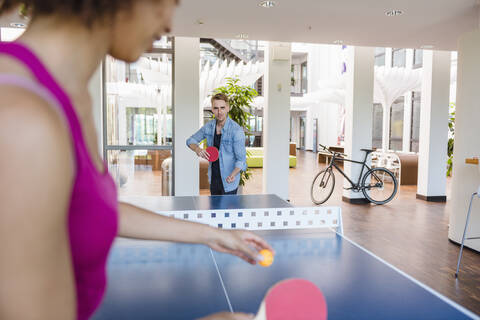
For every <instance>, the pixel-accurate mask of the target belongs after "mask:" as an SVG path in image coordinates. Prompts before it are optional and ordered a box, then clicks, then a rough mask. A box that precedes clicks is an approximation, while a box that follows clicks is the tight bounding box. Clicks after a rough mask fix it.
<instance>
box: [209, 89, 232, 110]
mask: <svg viewBox="0 0 480 320" xmlns="http://www.w3.org/2000/svg"><path fill="white" fill-rule="evenodd" d="M215 100H222V101H225V103H226V104H227V106H228V107H230V103H229V101H228V96H227V95H226V94H225V93H221V92H220V93H217V94H214V95H213V96H212V100H211V103H212V107H213V101H215Z"/></svg>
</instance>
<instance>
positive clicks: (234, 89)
mask: <svg viewBox="0 0 480 320" xmlns="http://www.w3.org/2000/svg"><path fill="white" fill-rule="evenodd" d="M239 82H240V80H239V79H237V78H227V84H226V85H225V86H222V87H219V88H217V89H215V90H214V92H213V94H217V93H224V94H226V95H227V96H228V97H229V101H230V112H229V116H230V118H231V119H232V120H233V121H235V122H236V123H238V124H239V125H240V126H241V127H242V128H243V129H244V130H245V134H246V135H247V136H248V135H249V134H250V131H251V127H250V125H249V123H248V119H249V117H250V116H251V115H252V114H251V113H250V110H251V109H252V103H253V99H254V98H255V97H256V96H258V92H257V91H256V90H255V89H253V88H251V87H249V86H242V85H240V84H239ZM250 156H251V155H250V152H248V151H247V158H248V157H250ZM251 175H252V173H251V171H250V169H249V168H247V170H246V171H242V172H241V173H240V186H241V187H243V186H245V182H246V181H247V180H248V179H250V177H251Z"/></svg>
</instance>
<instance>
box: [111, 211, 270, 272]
mask: <svg viewBox="0 0 480 320" xmlns="http://www.w3.org/2000/svg"><path fill="white" fill-rule="evenodd" d="M119 207H120V210H119V214H120V228H119V236H122V237H128V238H135V239H145V240H160V241H174V242H186V243H197V244H205V245H207V246H209V247H210V248H212V249H214V250H217V251H219V252H224V253H230V254H233V255H236V256H238V257H240V258H242V259H243V260H245V261H247V262H249V263H251V264H255V263H256V261H257V260H258V259H260V257H259V256H258V251H259V250H262V249H268V250H272V251H273V249H272V248H271V247H270V246H269V245H268V243H267V242H265V240H263V239H262V238H261V237H259V236H257V235H256V234H254V233H252V232H249V231H244V230H223V229H217V228H213V227H210V226H207V225H204V224H200V223H195V222H190V221H185V220H180V219H174V218H170V217H166V216H163V215H160V214H156V213H153V212H151V211H148V210H145V209H141V208H138V207H136V206H134V205H131V204H127V203H120V206H119Z"/></svg>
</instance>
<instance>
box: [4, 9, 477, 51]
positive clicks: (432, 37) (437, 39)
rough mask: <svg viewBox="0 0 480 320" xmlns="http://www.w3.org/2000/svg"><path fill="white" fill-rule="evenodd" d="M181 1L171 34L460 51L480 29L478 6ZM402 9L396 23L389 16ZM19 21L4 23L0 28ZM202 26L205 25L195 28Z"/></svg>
mask: <svg viewBox="0 0 480 320" xmlns="http://www.w3.org/2000/svg"><path fill="white" fill-rule="evenodd" d="M260 2H261V1H260V0H180V6H179V8H178V9H177V11H176V15H175V21H174V26H173V34H174V35H177V36H190V37H211V38H223V39H233V38H235V37H236V36H237V35H238V34H240V33H246V34H248V36H249V39H255V40H270V41H285V42H311V43H325V44H332V43H333V42H334V41H335V40H342V41H344V43H345V44H348V45H363V46H376V47H397V48H420V47H421V46H423V45H433V46H434V48H435V49H438V50H456V43H457V40H458V37H459V36H460V35H462V34H464V33H465V32H468V31H470V30H473V29H475V28H478V26H479V0H276V3H277V5H276V6H275V7H274V8H271V9H266V8H262V7H260V6H259V3H260ZM392 9H399V10H402V11H403V12H404V14H403V15H401V16H397V17H387V16H386V15H385V12H386V11H388V10H392ZM18 20H19V19H18V18H17V17H14V16H10V17H2V18H1V19H0V26H9V25H10V23H11V22H16V21H18ZM198 20H201V21H203V23H204V24H203V25H199V24H198V23H197V21H198Z"/></svg>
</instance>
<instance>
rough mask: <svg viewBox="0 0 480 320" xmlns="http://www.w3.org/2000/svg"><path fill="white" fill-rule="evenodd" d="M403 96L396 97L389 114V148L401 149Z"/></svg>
mask: <svg viewBox="0 0 480 320" xmlns="http://www.w3.org/2000/svg"><path fill="white" fill-rule="evenodd" d="M404 109H405V106H404V98H403V97H401V98H399V99H397V100H396V101H395V102H394V103H393V105H392V109H391V114H390V147H389V148H390V150H394V151H401V150H402V143H403V111H404Z"/></svg>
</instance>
